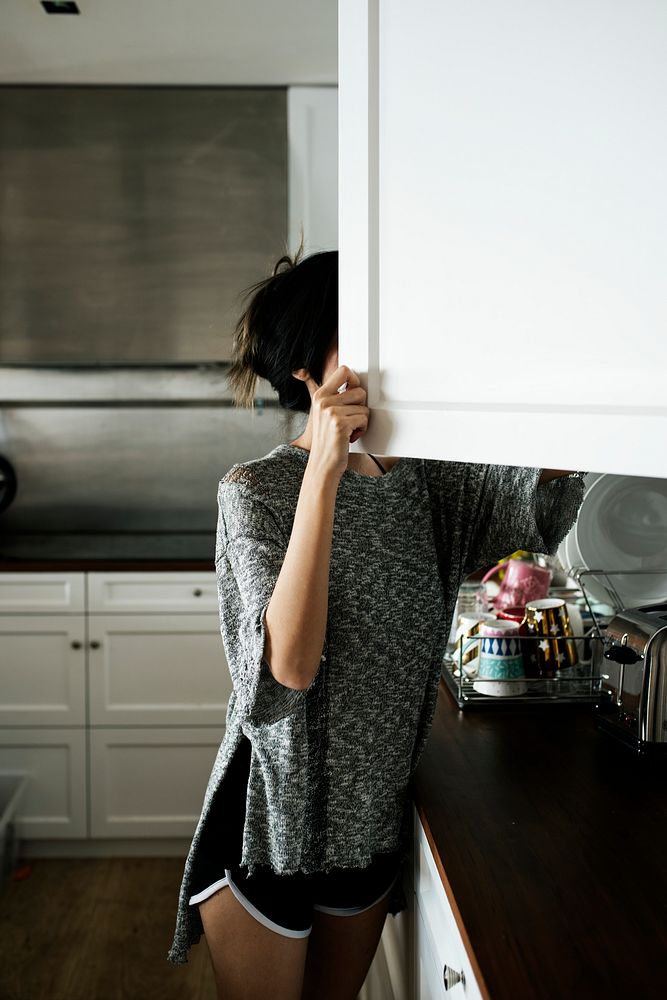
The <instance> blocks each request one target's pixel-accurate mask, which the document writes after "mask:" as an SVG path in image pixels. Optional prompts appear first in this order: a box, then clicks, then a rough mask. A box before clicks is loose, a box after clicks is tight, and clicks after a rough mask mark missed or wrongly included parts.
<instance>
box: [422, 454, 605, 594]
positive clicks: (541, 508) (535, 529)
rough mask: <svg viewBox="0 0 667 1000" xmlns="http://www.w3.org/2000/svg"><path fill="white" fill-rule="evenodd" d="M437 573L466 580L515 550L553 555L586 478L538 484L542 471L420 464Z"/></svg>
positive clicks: (436, 462) (581, 474) (571, 520)
mask: <svg viewBox="0 0 667 1000" xmlns="http://www.w3.org/2000/svg"><path fill="white" fill-rule="evenodd" d="M424 468H425V472H426V477H427V482H428V485H429V492H430V494H431V511H432V516H433V522H434V528H435V540H436V548H437V550H438V557H439V561H440V565H441V573H442V574H443V576H446V577H447V579H449V578H450V577H456V582H458V581H460V580H461V579H464V578H465V577H466V576H468V575H469V574H470V573H474V572H475V570H477V569H482V568H484V567H487V566H492V565H493V564H494V563H496V562H498V560H499V559H502V558H503V556H508V555H510V554H511V553H512V552H516V550H517V549H525V550H526V551H527V552H543V553H547V554H549V555H553V554H554V553H555V552H556V550H557V549H558V546H559V544H560V542H561V541H562V539H563V538H564V537H565V535H566V534H567V533H568V531H569V530H570V528H571V527H572V525H573V524H574V522H575V520H576V517H577V514H578V512H579V508H580V506H581V502H582V500H583V496H584V479H583V477H584V476H585V473H584V472H577V473H574V474H573V475H569V476H562V477H559V478H557V479H551V480H548V481H547V482H546V483H539V482H538V481H539V478H540V475H541V472H542V470H541V469H535V468H530V467H524V466H517V465H481V464H476V463H473V462H447V461H439V460H434V459H431V460H428V461H426V460H425V462H424Z"/></svg>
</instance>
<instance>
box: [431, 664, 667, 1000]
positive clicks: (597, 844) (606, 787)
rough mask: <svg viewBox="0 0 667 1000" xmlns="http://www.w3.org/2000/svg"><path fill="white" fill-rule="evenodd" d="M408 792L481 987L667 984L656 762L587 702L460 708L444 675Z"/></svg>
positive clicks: (620, 993) (512, 992)
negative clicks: (605, 728) (598, 720)
mask: <svg viewBox="0 0 667 1000" xmlns="http://www.w3.org/2000/svg"><path fill="white" fill-rule="evenodd" d="M412 788H413V797H414V801H415V805H416V808H417V810H418V813H419V816H420V818H421V821H422V824H423V826H424V828H425V831H426V835H427V837H428V840H429V843H430V845H431V849H432V851H433V854H434V857H435V861H436V864H437V866H438V869H439V871H440V875H441V877H442V880H443V884H444V887H445V891H446V893H447V896H448V898H449V900H450V903H451V905H452V907H453V909H454V914H455V916H456V919H457V922H458V924H459V929H460V930H461V933H462V936H463V940H464V943H465V944H466V947H467V948H468V951H469V954H470V958H471V961H472V964H473V968H474V971H475V973H476V975H478V977H479V986H480V989H481V990H482V993H483V995H485V996H487V997H490V1000H505V998H507V1000H510V998H512V1000H517V998H520V1000H529V998H533V997H534V998H539V1000H549V998H554V1000H564V998H569V997H576V998H577V1000H582V998H589V997H590V998H596V1000H598V998H605V1000H611V998H616V997H619V998H620V997H623V998H624V1000H627V998H628V997H636V998H637V1000H652V998H654V997H655V998H657V997H658V996H660V997H662V996H664V995H665V993H666V991H667V836H666V835H667V796H666V795H665V792H666V790H667V760H665V759H664V758H663V760H662V761H658V760H646V759H643V758H638V757H637V756H636V755H634V753H633V752H632V751H630V750H628V749H626V748H625V747H624V746H621V745H618V744H617V743H616V742H615V741H614V740H613V739H612V738H611V737H609V736H607V735H606V734H603V733H601V732H599V731H598V730H596V728H595V718H594V714H593V709H592V707H591V706H590V705H588V706H587V705H547V706H543V707H540V706H530V707H529V708H525V707H524V706H515V707H513V708H512V707H510V706H507V707H506V708H503V709H495V708H494V709H492V710H488V711H486V710H483V709H482V710H480V709H477V710H472V711H466V712H462V711H460V710H459V708H458V706H457V705H456V704H455V702H454V700H453V698H452V697H451V695H450V693H449V691H448V690H447V688H446V685H445V683H444V681H442V682H441V684H440V690H439V693H438V703H437V706H436V711H435V717H434V721H433V728H432V730H431V734H430V736H429V740H428V743H427V745H426V748H425V750H424V753H423V756H422V759H421V760H420V762H419V766H418V768H417V771H416V773H415V775H414V777H413V782H412Z"/></svg>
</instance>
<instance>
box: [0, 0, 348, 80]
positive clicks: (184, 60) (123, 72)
mask: <svg viewBox="0 0 667 1000" xmlns="http://www.w3.org/2000/svg"><path fill="white" fill-rule="evenodd" d="M0 2H1V4H2V31H1V32H0V84H3V83H4V84H7V83H42V84H77V83H78V84H84V83H85V84H91V83H93V84H94V83H97V84H185V85H188V84H190V85H195V84H200V85H202V84H213V85H216V84H217V85H227V86H243V85H258V86H259V85H263V86H266V85H269V86H271V85H274V86H286V85H291V84H292V85H299V84H302V85H303V84H336V83H337V78H338V67H337V59H338V46H337V35H338V23H337V18H338V4H337V0H279V2H278V0H78V6H79V10H80V11H81V13H80V14H79V15H78V16H70V15H64V14H56V15H49V14H47V13H46V12H45V11H44V8H43V7H42V5H41V3H40V2H39V0H0Z"/></svg>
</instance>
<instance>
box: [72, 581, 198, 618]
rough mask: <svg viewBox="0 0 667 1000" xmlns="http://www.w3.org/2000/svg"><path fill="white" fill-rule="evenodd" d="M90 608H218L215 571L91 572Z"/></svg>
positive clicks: (138, 610) (141, 610) (163, 611)
mask: <svg viewBox="0 0 667 1000" xmlns="http://www.w3.org/2000/svg"><path fill="white" fill-rule="evenodd" d="M87 575H88V610H89V611H98V612H99V611H101V612H106V613H107V614H109V613H112V614H113V613H114V612H120V613H130V614H131V613H133V612H136V613H137V614H142V613H146V612H157V613H158V614H169V613H171V612H179V611H184V612H189V613H197V612H200V611H201V612H202V613H205V614H210V612H211V611H217V610H218V590H217V584H216V579H215V573H214V572H208V573H179V572H177V571H176V572H169V573H129V572H128V573H123V572H116V573H88V574H87Z"/></svg>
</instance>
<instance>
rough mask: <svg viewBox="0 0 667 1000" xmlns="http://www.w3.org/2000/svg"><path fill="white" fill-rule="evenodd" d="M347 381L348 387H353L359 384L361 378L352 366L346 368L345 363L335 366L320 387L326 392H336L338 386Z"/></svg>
mask: <svg viewBox="0 0 667 1000" xmlns="http://www.w3.org/2000/svg"><path fill="white" fill-rule="evenodd" d="M345 382H347V388H348V389H354V388H355V387H356V386H358V385H361V379H360V378H359V376H358V375H357V373H356V372H355V371H353V370H352V368H348V366H347V365H340V367H339V368H336V370H335V371H334V372H332V373H331V375H330V376H329V378H327V379H325V380H324V382H323V383H322V388H323V389H324V392H325V393H326V394H328V393H330V392H338V390H339V389H340V387H341V386H342V385H344V384H345Z"/></svg>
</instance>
